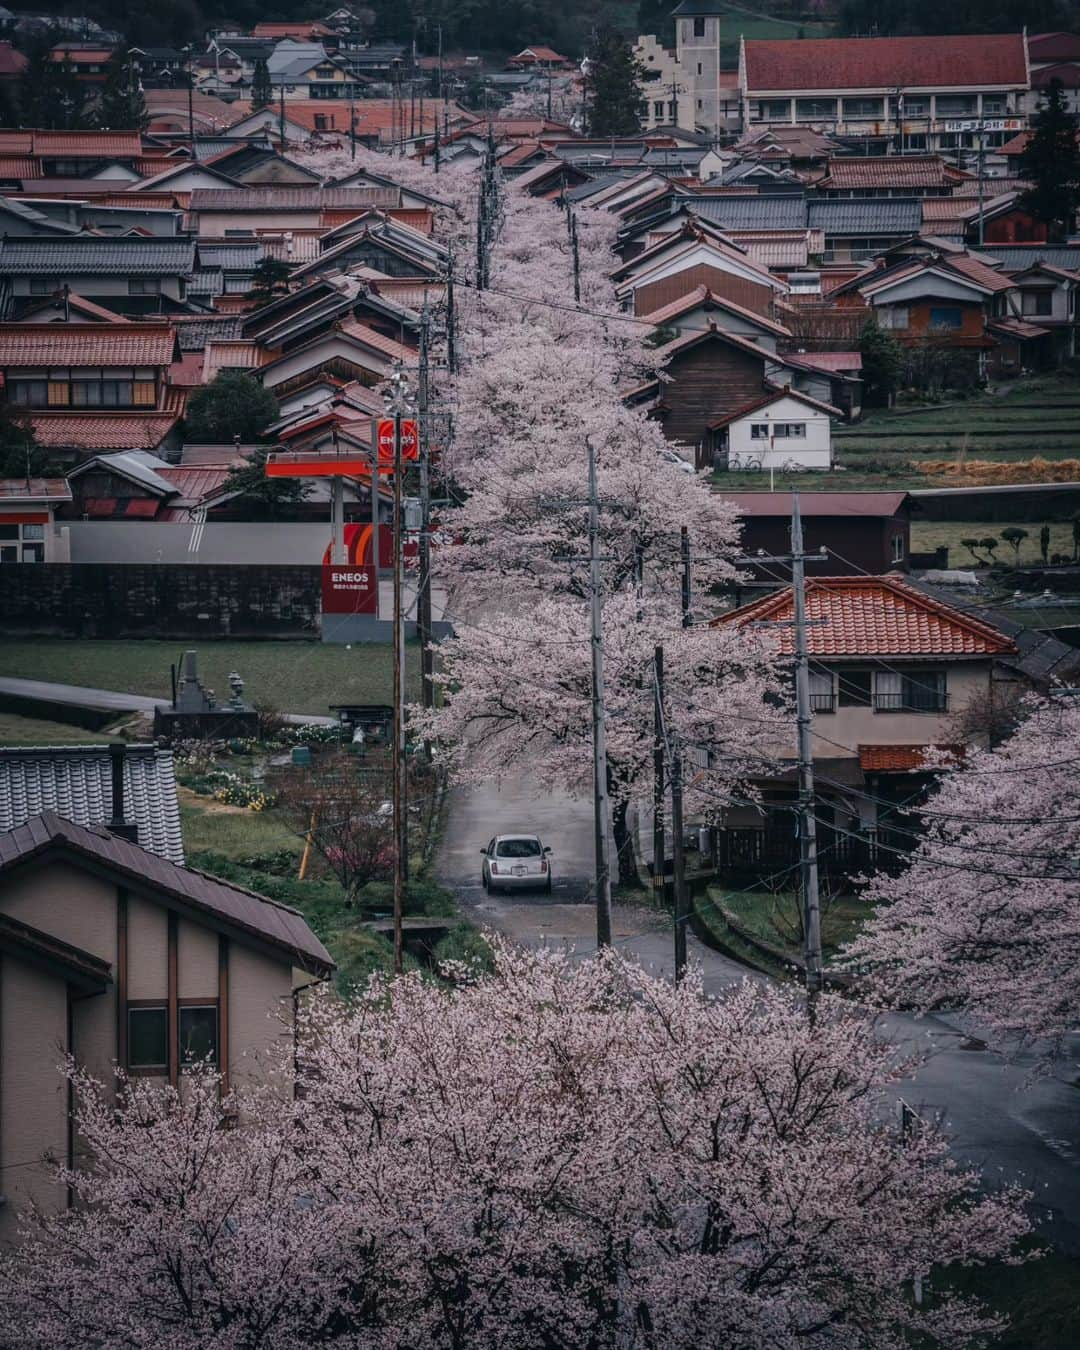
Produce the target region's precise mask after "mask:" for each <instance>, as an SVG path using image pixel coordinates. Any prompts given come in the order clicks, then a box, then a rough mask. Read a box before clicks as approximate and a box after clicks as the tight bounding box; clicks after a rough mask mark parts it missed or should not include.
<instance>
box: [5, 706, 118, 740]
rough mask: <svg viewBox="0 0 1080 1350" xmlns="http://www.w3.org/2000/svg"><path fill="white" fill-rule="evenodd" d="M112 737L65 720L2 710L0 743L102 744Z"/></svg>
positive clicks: (105, 732) (103, 732)
mask: <svg viewBox="0 0 1080 1350" xmlns="http://www.w3.org/2000/svg"><path fill="white" fill-rule="evenodd" d="M110 739H111V737H110V735H109V733H108V732H107V731H87V730H85V729H84V728H83V727H73V726H67V725H66V724H65V723H63V722H45V721H41V720H40V719H38V718H36V717H19V716H18V715H17V714H16V713H5V712H0V745H90V744H97V745H100V744H102V743H104V742H105V741H108V740H110Z"/></svg>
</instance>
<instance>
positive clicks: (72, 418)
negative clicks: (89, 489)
mask: <svg viewBox="0 0 1080 1350" xmlns="http://www.w3.org/2000/svg"><path fill="white" fill-rule="evenodd" d="M179 420H180V414H179V413H178V412H167V411H163V412H149V413H138V412H114V413H69V412H68V413H35V414H34V415H33V416H31V417H29V418H27V421H28V422H29V423H30V425H31V426H32V427H33V429H34V435H35V437H36V438H37V441H38V444H39V445H43V446H46V447H47V448H49V449H68V448H71V449H78V450H155V449H157V447H158V446H159V445H160V444H161V442H162V441H163V440H164V439H165V437H166V436H168V434H169V432H170V431H172V429H173V427H175V426H176V424H177V422H178V421H179Z"/></svg>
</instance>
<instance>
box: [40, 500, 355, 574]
mask: <svg viewBox="0 0 1080 1350" xmlns="http://www.w3.org/2000/svg"><path fill="white" fill-rule="evenodd" d="M326 512H327V515H326V523H325V524H323V523H322V522H319V521H314V522H312V523H310V524H308V523H304V522H299V521H297V522H295V523H294V522H282V523H280V524H279V523H277V522H273V523H269V522H266V523H263V522H256V521H250V522H249V521H209V522H208V523H207V524H206V525H204V526H203V527H202V529H201V530H197V529H195V527H194V526H193V525H192V524H191V523H190V522H184V523H180V522H177V523H176V524H172V523H166V522H164V521H112V520H73V521H71V522H69V523H68V525H67V528H68V529H69V530H70V532H71V561H72V562H73V563H186V564H191V565H206V564H208V563H228V564H229V565H230V566H233V565H235V564H238V563H239V564H244V563H261V564H264V565H272V566H286V565H292V564H297V563H309V564H311V565H312V566H319V565H321V563H322V559H323V554H324V553H325V551H326V546H327V544H329V542H330V508H329V506H327V508H326ZM193 546H194V547H193Z"/></svg>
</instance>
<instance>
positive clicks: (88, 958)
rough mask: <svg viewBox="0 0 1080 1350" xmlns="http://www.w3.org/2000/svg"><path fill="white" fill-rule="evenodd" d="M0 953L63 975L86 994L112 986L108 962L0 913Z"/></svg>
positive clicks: (110, 969)
mask: <svg viewBox="0 0 1080 1350" xmlns="http://www.w3.org/2000/svg"><path fill="white" fill-rule="evenodd" d="M0 952H14V953H15V955H16V956H17V957H21V958H22V960H24V961H26V962H27V963H28V964H30V965H35V966H44V967H45V968H46V969H52V970H54V971H58V972H62V973H63V977H64V978H65V979H66V980H67V982H68V983H70V984H74V985H75V986H76V987H77V988H80V989H85V990H86V991H87V992H88V993H91V992H93V993H97V992H99V991H101V990H103V989H105V988H107V986H108V985H110V984H111V983H112V968H111V967H110V965H109V963H108V961H103V960H102V959H101V957H99V956H94V955H93V953H92V952H86V951H83V949H82V948H81V947H73V946H71V944H70V943H68V942H61V941H60V939H59V938H57V937H53V935H52V934H51V933H43V932H42V931H41V930H40V929H39V928H31V927H30V925H29V924H26V923H20V922H19V920H18V919H13V918H12V917H11V915H10V914H0Z"/></svg>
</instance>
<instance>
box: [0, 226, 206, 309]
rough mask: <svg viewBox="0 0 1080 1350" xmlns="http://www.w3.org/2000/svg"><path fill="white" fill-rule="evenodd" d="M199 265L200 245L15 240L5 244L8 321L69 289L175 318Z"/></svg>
mask: <svg viewBox="0 0 1080 1350" xmlns="http://www.w3.org/2000/svg"><path fill="white" fill-rule="evenodd" d="M196 260H197V253H196V245H195V241H194V239H179V238H172V239H170V238H160V237H159V238H151V237H147V236H144V235H123V236H119V237H117V238H107V237H104V236H101V235H88V234H87V235H81V234H80V235H67V236H64V237H59V238H45V237H40V238H25V237H14V238H13V237H12V236H10V235H9V236H7V237H6V238H3V239H0V288H2V290H0V294H2V295H3V298H4V309H3V312H2V317H3V318H5V319H10V318H12V317H14V316H15V314H16V313H17V312H19V311H21V309H22V308H24V307H25V306H26V304H27V302H28V301H29V300H30V298H31V297H33V296H40V295H48V294H51V293H52V292H53V291H56V290H59V289H60V288H61V287H62V286H64V285H65V284H66V285H68V286H70V288H71V289H72V290H73V291H75V292H77V293H78V294H79V295H82V296H85V297H87V298H88V299H91V300H101V301H102V302H103V303H105V304H106V305H107V306H108V307H109V308H111V309H116V310H119V311H121V312H123V313H130V314H158V313H168V312H172V311H174V310H176V309H180V308H183V306H184V303H185V301H186V297H187V283H188V279H189V278H190V277H191V275H192V274H193V272H194V271H195V267H196Z"/></svg>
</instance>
